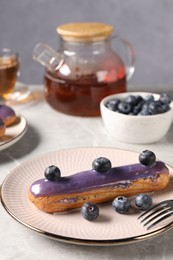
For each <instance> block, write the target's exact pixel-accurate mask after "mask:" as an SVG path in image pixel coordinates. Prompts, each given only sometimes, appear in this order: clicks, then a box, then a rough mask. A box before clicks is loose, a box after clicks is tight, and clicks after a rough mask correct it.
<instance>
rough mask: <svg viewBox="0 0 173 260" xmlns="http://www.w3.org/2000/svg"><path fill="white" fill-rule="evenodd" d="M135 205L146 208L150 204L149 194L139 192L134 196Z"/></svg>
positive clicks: (142, 208)
mask: <svg viewBox="0 0 173 260" xmlns="http://www.w3.org/2000/svg"><path fill="white" fill-rule="evenodd" d="M135 205H136V206H137V208H138V209H140V210H148V209H150V207H151V205H152V198H151V196H150V195H149V194H139V195H137V196H136V198H135Z"/></svg>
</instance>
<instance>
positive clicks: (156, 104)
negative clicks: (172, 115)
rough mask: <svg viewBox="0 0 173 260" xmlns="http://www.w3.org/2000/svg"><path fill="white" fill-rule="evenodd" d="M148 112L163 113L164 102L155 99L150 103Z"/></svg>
mask: <svg viewBox="0 0 173 260" xmlns="http://www.w3.org/2000/svg"><path fill="white" fill-rule="evenodd" d="M148 112H149V114H151V115H156V114H160V113H162V104H161V102H160V101H153V102H151V103H150V104H149V105H148Z"/></svg>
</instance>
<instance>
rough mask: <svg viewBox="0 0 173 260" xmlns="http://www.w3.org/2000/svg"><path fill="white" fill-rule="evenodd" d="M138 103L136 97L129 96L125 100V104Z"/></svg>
mask: <svg viewBox="0 0 173 260" xmlns="http://www.w3.org/2000/svg"><path fill="white" fill-rule="evenodd" d="M137 101H138V100H137V98H136V96H134V95H128V96H127V97H125V98H124V102H126V103H129V104H131V105H136V104H137Z"/></svg>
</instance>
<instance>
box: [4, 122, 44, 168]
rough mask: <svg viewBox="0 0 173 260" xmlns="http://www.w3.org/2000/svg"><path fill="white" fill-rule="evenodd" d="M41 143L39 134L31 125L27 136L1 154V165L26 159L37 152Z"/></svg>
mask: <svg viewBox="0 0 173 260" xmlns="http://www.w3.org/2000/svg"><path fill="white" fill-rule="evenodd" d="M40 142H41V138H40V135H39V133H38V132H37V131H36V129H34V128H33V127H32V126H31V125H29V126H28V129H27V131H26V133H25V135H24V136H23V137H22V138H21V139H20V140H19V141H18V142H17V143H15V144H13V145H12V146H11V147H9V148H7V149H5V150H3V151H1V152H0V163H3V162H8V161H11V160H12V159H13V158H14V159H19V158H22V157H24V156H25V155H27V154H29V153H30V152H32V151H33V150H35V149H36V148H37V146H38V145H39V143H40Z"/></svg>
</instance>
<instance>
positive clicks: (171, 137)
mask: <svg viewBox="0 0 173 260" xmlns="http://www.w3.org/2000/svg"><path fill="white" fill-rule="evenodd" d="M166 140H167V142H168V143H170V144H171V143H173V124H172V125H171V127H170V129H169V132H168V133H167V135H166Z"/></svg>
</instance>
